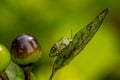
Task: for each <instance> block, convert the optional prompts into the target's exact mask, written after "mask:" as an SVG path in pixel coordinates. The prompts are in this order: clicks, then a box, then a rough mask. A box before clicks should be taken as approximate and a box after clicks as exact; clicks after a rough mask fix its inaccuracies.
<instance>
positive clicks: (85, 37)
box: [49, 8, 109, 80]
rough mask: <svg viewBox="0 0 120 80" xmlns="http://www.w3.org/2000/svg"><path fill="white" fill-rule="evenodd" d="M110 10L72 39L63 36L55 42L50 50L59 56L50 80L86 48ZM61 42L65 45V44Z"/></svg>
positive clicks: (52, 53) (101, 14) (102, 13)
mask: <svg viewBox="0 0 120 80" xmlns="http://www.w3.org/2000/svg"><path fill="white" fill-rule="evenodd" d="M108 12H109V9H108V8H107V9H105V10H103V11H102V12H101V13H100V14H99V15H98V16H97V17H96V18H95V19H94V20H93V21H91V22H90V23H89V24H88V25H86V26H85V27H83V28H82V29H80V30H79V31H78V32H77V33H76V34H75V35H74V37H73V38H72V39H71V40H70V39H67V38H65V39H64V38H62V39H60V40H59V41H58V42H57V43H55V45H54V46H53V47H52V49H51V50H50V51H51V52H50V55H52V56H53V55H54V56H57V58H56V60H55V62H54V64H53V69H52V74H51V76H50V78H49V80H52V77H53V76H54V74H55V72H56V71H58V70H60V69H61V68H63V67H64V66H66V65H67V64H68V63H70V62H71V61H72V60H73V59H74V58H75V57H76V56H77V55H78V54H79V53H80V52H81V51H82V50H83V49H84V48H85V46H86V45H87V44H88V42H89V41H90V40H91V39H92V38H93V36H94V35H95V33H96V32H97V31H98V29H99V28H100V26H101V24H102V23H103V21H104V19H105V17H106V15H107V14H108ZM61 43H64V44H65V45H64V46H63V45H62V44H61Z"/></svg>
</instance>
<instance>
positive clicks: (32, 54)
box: [10, 34, 41, 65]
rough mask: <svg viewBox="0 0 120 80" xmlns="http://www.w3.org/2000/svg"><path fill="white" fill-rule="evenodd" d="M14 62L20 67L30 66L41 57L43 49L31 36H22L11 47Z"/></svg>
mask: <svg viewBox="0 0 120 80" xmlns="http://www.w3.org/2000/svg"><path fill="white" fill-rule="evenodd" d="M10 51H11V56H12V60H13V61H14V62H15V63H17V64H18V65H29V64H32V63H34V62H36V61H38V60H39V58H40V57H41V47H40V45H39V43H38V41H37V40H36V39H35V38H34V37H33V36H31V35H27V34H22V35H19V36H18V37H16V38H15V39H14V41H13V42H12V45H11V49H10Z"/></svg>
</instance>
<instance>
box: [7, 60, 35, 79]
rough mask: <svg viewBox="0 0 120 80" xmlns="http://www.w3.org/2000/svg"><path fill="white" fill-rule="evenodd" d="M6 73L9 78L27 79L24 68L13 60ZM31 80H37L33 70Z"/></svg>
mask: <svg viewBox="0 0 120 80" xmlns="http://www.w3.org/2000/svg"><path fill="white" fill-rule="evenodd" d="M6 73H7V76H8V78H9V80H25V75H24V72H23V69H21V68H20V67H19V66H17V65H16V64H14V63H13V62H11V63H10V65H9V66H8V68H7V69H6ZM31 80H36V78H35V76H34V74H33V73H32V72H31Z"/></svg>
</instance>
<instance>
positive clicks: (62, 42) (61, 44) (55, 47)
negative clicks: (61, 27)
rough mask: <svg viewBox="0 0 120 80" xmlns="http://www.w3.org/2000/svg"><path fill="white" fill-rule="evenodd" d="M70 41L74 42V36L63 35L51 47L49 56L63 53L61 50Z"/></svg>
mask: <svg viewBox="0 0 120 80" xmlns="http://www.w3.org/2000/svg"><path fill="white" fill-rule="evenodd" d="M70 42H72V38H68V37H62V38H61V39H60V40H59V41H57V42H56V43H55V44H54V45H53V46H52V48H51V50H50V53H49V56H50V57H55V56H58V55H60V54H61V52H62V51H63V50H64V48H66V47H67V46H68V45H69V44H70Z"/></svg>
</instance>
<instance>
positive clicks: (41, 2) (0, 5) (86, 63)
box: [0, 0, 120, 80]
mask: <svg viewBox="0 0 120 80" xmlns="http://www.w3.org/2000/svg"><path fill="white" fill-rule="evenodd" d="M119 5H120V1H119V0H0V42H1V43H2V44H4V45H5V46H6V47H7V48H8V49H10V46H11V42H12V40H13V39H14V38H15V37H16V36H17V35H19V34H22V33H26V34H31V35H33V36H35V37H36V38H37V39H38V41H39V42H40V44H41V47H42V57H41V59H40V60H39V61H38V62H37V63H36V64H35V65H34V66H33V69H32V71H33V73H34V74H35V76H36V77H37V79H38V80H48V78H49V76H50V74H51V68H52V64H53V62H54V60H55V58H50V57H49V56H48V54H49V50H50V48H51V46H52V45H53V44H54V43H55V42H56V41H58V40H59V39H60V38H61V37H63V36H68V37H71V29H72V34H73V35H74V34H75V33H76V32H77V31H78V30H79V29H81V28H82V27H84V26H86V25H87V24H88V23H89V22H90V21H92V20H93V19H94V18H95V17H96V16H97V15H98V14H99V13H100V12H101V11H102V10H103V9H105V8H110V12H109V14H108V15H107V17H106V19H105V21H104V23H103V24H102V26H101V28H100V29H99V31H98V32H97V33H96V35H95V36H94V38H93V39H92V40H91V41H90V43H89V44H88V45H87V46H86V48H85V49H84V50H83V51H82V52H81V53H80V55H78V56H77V57H76V58H75V59H74V60H73V61H72V62H71V63H70V64H69V65H68V66H66V67H64V68H63V69H61V70H60V71H58V72H57V73H56V74H55V76H54V78H53V80H120V8H119Z"/></svg>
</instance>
